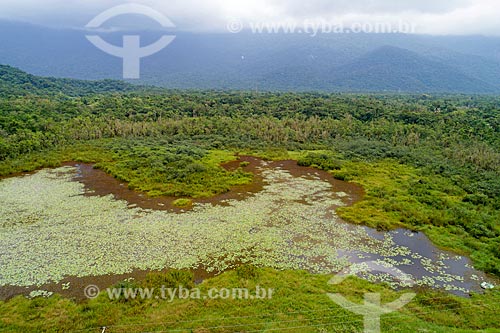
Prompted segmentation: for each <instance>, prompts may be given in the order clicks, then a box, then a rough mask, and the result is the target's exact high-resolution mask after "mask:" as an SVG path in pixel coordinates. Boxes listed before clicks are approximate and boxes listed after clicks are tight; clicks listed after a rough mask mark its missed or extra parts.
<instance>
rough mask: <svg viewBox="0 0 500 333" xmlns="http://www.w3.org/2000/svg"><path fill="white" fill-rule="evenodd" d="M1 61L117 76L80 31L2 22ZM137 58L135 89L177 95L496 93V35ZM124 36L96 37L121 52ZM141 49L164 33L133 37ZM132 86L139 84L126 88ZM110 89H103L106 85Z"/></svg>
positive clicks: (226, 48)
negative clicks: (171, 90)
mask: <svg viewBox="0 0 500 333" xmlns="http://www.w3.org/2000/svg"><path fill="white" fill-rule="evenodd" d="M0 30H1V31H2V33H1V34H0V43H1V45H2V48H1V49H0V63H2V64H8V65H11V66H15V67H18V68H20V69H22V70H25V71H27V72H29V73H33V74H35V75H42V76H53V77H69V78H76V79H87V80H100V79H121V74H122V60H121V59H119V58H116V57H113V56H110V55H107V54H105V53H104V52H102V51H100V50H98V49H97V48H95V47H94V46H93V45H92V44H90V43H89V42H88V41H87V40H86V38H85V34H86V32H85V31H84V30H71V29H66V30H65V29H49V28H44V27H38V26H33V25H27V24H21V23H13V22H5V21H3V22H0ZM174 33H175V34H176V39H175V40H174V42H173V43H172V44H171V45H169V46H168V47H167V48H165V49H164V50H162V51H161V52H159V53H157V54H155V55H153V56H151V57H148V58H144V59H142V67H141V81H140V82H139V83H140V84H150V85H159V86H163V87H168V88H180V89H189V88H195V89H241V90H250V89H251V90H292V91H311V90H314V91H344V92H345V91H355V92H363V91H365V92H366V91H368V92H382V91H393V92H398V91H404V92H430V93H433V92H463V93H496V92H500V57H499V56H498V54H500V38H495V37H480V36H468V37H446V36H441V37H439V36H424V35H405V34H323V35H318V36H316V37H311V36H308V35H305V34H265V33H264V34H252V33H249V32H243V33H240V34H229V33H186V32H179V31H176V32H174ZM123 34H124V32H109V33H104V32H102V33H100V35H101V36H102V37H103V38H104V39H105V40H107V41H109V42H111V43H114V44H116V45H120V44H121V42H122V35H123ZM135 34H140V35H141V43H142V44H143V45H147V44H149V43H151V42H153V41H155V40H157V39H158V38H159V36H161V35H162V33H161V32H158V31H144V32H135ZM134 83H137V82H134ZM108 84H109V82H108Z"/></svg>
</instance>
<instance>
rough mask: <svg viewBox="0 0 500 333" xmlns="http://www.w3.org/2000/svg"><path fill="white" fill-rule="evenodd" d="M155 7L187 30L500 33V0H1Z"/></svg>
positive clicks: (34, 10) (51, 17) (76, 8)
mask: <svg viewBox="0 0 500 333" xmlns="http://www.w3.org/2000/svg"><path fill="white" fill-rule="evenodd" d="M127 2H133V3H138V4H143V5H147V6H149V7H152V8H154V9H156V10H158V11H160V12H162V13H164V14H165V15H166V16H168V17H169V18H170V19H171V20H172V21H173V22H174V23H175V24H176V25H177V26H178V27H179V28H181V29H183V30H192V31H198V30H209V31H224V29H225V27H226V22H227V21H228V20H230V19H234V18H238V19H241V20H242V21H243V22H244V23H245V24H248V23H249V22H262V21H273V22H274V21H283V20H295V21H297V22H299V23H300V22H302V21H303V20H305V19H308V20H327V21H331V20H335V21H341V22H346V23H352V22H361V23H365V22H381V21H386V22H397V21H398V20H403V21H405V22H409V23H412V24H414V25H415V26H416V27H417V32H418V33H426V34H484V35H496V36H500V17H499V14H500V1H499V0H406V1H403V0H136V1H123V0H0V18H5V19H10V20H20V21H27V22H31V23H36V24H43V25H50V26H66V27H67V26H72V27H83V26H85V24H86V23H87V22H88V21H90V20H91V19H92V18H93V17H94V16H96V15H97V14H99V13H100V12H102V11H103V10H105V9H108V8H110V7H112V6H115V5H119V4H124V3H127Z"/></svg>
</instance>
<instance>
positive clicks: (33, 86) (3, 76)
mask: <svg viewBox="0 0 500 333" xmlns="http://www.w3.org/2000/svg"><path fill="white" fill-rule="evenodd" d="M135 89H137V87H135V86H133V85H131V84H128V83H125V82H122V81H116V80H102V81H84V80H74V79H57V78H47V77H38V76H34V75H31V74H28V73H26V72H23V71H21V70H19V69H17V68H14V67H11V66H5V65H0V95H1V96H6V95H28V94H33V95H54V94H64V95H68V96H83V95H89V94H95V93H106V92H125V91H132V90H135Z"/></svg>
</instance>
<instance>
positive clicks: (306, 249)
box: [0, 157, 487, 298]
mask: <svg viewBox="0 0 500 333" xmlns="http://www.w3.org/2000/svg"><path fill="white" fill-rule="evenodd" d="M241 160H242V161H247V162H249V163H250V165H249V166H248V167H246V168H245V170H246V171H252V172H254V174H255V181H254V182H253V184H251V185H247V186H240V187H237V188H235V189H234V190H232V191H230V192H229V193H226V194H223V195H220V196H217V197H215V198H211V199H205V200H197V201H195V203H194V205H193V207H192V208H191V209H188V210H185V211H184V210H180V209H176V208H174V207H173V206H172V201H173V199H171V198H158V199H155V198H147V197H145V196H144V195H141V194H139V193H136V192H133V191H130V190H128V189H127V187H126V185H125V184H121V183H120V182H119V181H117V180H116V179H114V178H112V177H110V176H108V175H106V174H105V173H104V172H102V171H100V170H94V169H92V167H91V166H89V165H79V164H71V165H66V166H64V167H62V168H58V169H53V170H49V169H45V170H41V171H39V172H36V173H33V174H29V175H24V176H18V177H13V178H8V179H4V180H1V181H0V267H1V269H0V298H8V297H11V296H13V295H15V294H29V292H30V291H33V290H37V289H43V290H50V291H55V292H59V293H62V294H67V295H70V296H74V297H78V296H80V297H81V296H82V295H81V294H82V291H83V286H85V285H87V284H97V285H99V286H100V287H109V286H110V285H112V284H113V283H116V282H118V281H121V280H123V279H125V278H128V277H131V276H132V277H138V278H140V277H142V276H144V275H145V274H146V272H147V271H151V270H164V269H167V268H175V269H193V270H195V275H196V277H197V278H198V279H203V278H205V277H207V276H211V275H213V274H216V273H217V272H222V271H224V270H227V269H230V268H233V267H234V266H235V265H237V264H241V263H252V264H255V265H258V266H267V267H273V268H276V269H304V270H308V271H310V272H313V273H336V272H339V271H343V270H344V271H345V269H346V267H350V270H351V271H352V272H363V271H366V265H367V264H366V263H367V262H369V266H370V267H371V268H373V265H375V266H378V267H379V268H381V269H380V271H385V272H387V271H390V270H391V269H396V268H397V269H398V270H400V271H402V272H404V274H406V275H408V276H409V277H410V278H411V279H412V280H413V282H414V283H415V285H416V286H423V287H426V286H427V287H433V288H442V289H444V290H447V291H450V292H452V293H455V294H458V295H467V294H468V293H469V292H470V291H476V292H479V291H480V290H481V288H480V286H479V285H480V283H481V282H483V281H487V278H486V276H485V275H484V274H483V273H481V272H479V271H477V270H475V269H474V268H473V267H472V266H471V263H470V261H469V260H468V259H467V258H465V257H462V256H456V255H454V254H452V253H449V252H446V251H442V250H439V249H438V248H436V247H435V246H434V245H433V244H432V243H431V242H430V241H429V240H428V239H427V237H425V235H423V234H421V233H413V232H410V231H408V230H403V229H400V230H395V231H392V232H378V231H376V230H373V229H370V228H367V227H363V226H355V225H351V224H348V223H345V222H343V221H342V220H341V219H340V218H339V217H338V216H337V215H336V213H335V209H336V208H338V207H341V206H345V205H349V204H353V203H354V202H355V201H357V200H359V199H360V198H361V197H362V190H361V188H359V187H358V186H356V185H353V184H349V183H346V182H341V181H338V180H335V179H333V178H332V177H331V176H330V175H329V174H328V173H325V172H322V171H318V170H314V169H311V168H303V167H298V166H297V165H296V163H295V162H293V161H282V162H265V161H262V160H259V159H256V158H251V157H242V159H241ZM237 166H239V162H238V163H230V164H228V165H226V166H225V167H226V168H228V169H231V168H235V167H237ZM362 275H363V277H366V278H368V279H370V280H374V281H387V282H391V283H393V284H395V285H396V286H397V285H398V284H400V286H404V281H397V280H394V279H389V278H388V277H387V274H376V273H373V274H371V273H368V274H366V272H365V273H364V274H362ZM63 283H64V285H66V287H64V288H61V286H62V285H63ZM68 286H69V287H68ZM80 287H81V288H80Z"/></svg>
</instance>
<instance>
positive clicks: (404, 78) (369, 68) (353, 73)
mask: <svg viewBox="0 0 500 333" xmlns="http://www.w3.org/2000/svg"><path fill="white" fill-rule="evenodd" d="M330 76H331V78H332V79H331V80H328V85H330V86H334V87H338V88H339V89H341V90H349V91H403V92H427V91H432V92H453V93H456V92H464V91H467V92H472V93H494V92H496V91H498V89H497V88H496V87H495V86H493V85H490V84H488V83H486V82H484V81H482V80H479V79H476V78H472V77H469V76H467V75H466V74H464V73H462V72H460V71H458V70H457V69H455V68H453V67H451V66H449V65H447V64H444V63H441V62H438V61H434V60H429V59H427V58H425V57H422V56H420V55H419V54H417V53H415V52H411V51H408V50H405V49H401V48H397V47H392V46H384V47H381V48H378V49H376V50H375V51H373V52H370V53H368V54H366V55H364V56H362V57H360V58H358V59H356V60H355V61H354V62H352V63H350V64H348V65H344V66H341V67H339V68H335V69H334V70H333V71H331V72H330Z"/></svg>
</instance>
